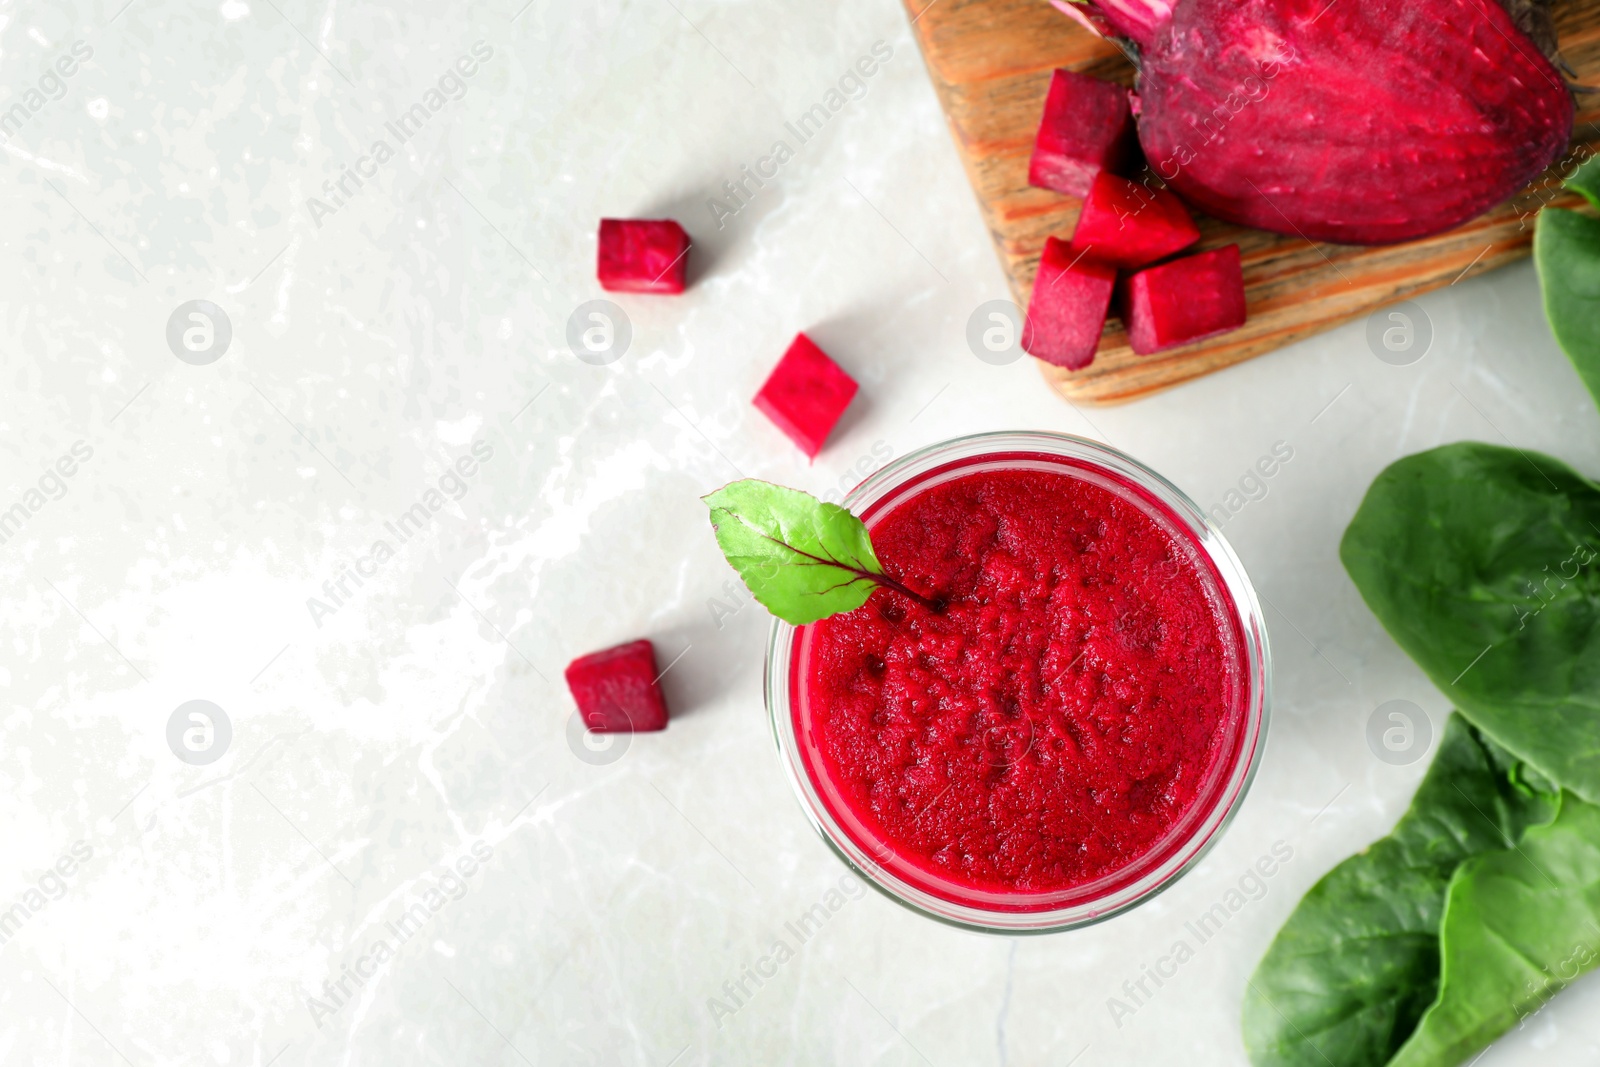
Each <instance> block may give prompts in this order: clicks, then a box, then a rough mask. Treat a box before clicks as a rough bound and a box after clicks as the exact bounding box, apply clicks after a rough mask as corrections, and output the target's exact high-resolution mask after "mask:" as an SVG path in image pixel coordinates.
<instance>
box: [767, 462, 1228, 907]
mask: <svg viewBox="0 0 1600 1067" xmlns="http://www.w3.org/2000/svg"><path fill="white" fill-rule="evenodd" d="M1151 506H1155V505H1151ZM870 525H871V528H872V542H873V545H874V547H875V548H876V550H877V553H878V557H879V559H880V561H881V562H882V563H883V565H884V568H885V569H886V570H887V572H888V573H889V574H890V575H892V576H894V577H896V578H898V579H900V580H901V581H902V582H904V583H905V584H906V585H907V586H909V587H910V588H912V589H914V590H917V591H919V592H923V593H928V592H932V593H933V594H935V597H936V599H938V600H942V601H944V602H945V605H946V606H945V607H944V609H943V610H942V611H930V610H929V609H928V608H926V607H924V606H922V605H919V604H917V603H915V602H914V601H912V600H910V599H908V598H906V597H904V596H902V595H900V594H898V593H893V592H890V591H888V590H885V589H880V590H878V591H877V592H875V593H874V594H873V597H872V599H871V600H870V601H869V602H868V603H867V604H866V605H865V606H864V607H862V608H860V609H858V610H856V611H853V612H850V613H849V614H846V615H836V616H834V617H832V618H830V619H825V620H823V621H822V622H819V623H815V624H813V626H812V627H810V630H811V633H810V634H809V635H808V636H809V641H803V642H802V648H803V650H804V651H803V652H802V654H801V659H800V661H799V662H798V664H797V667H796V672H795V675H794V682H795V690H796V692H795V696H796V697H798V698H799V699H797V700H796V701H795V709H796V710H795V714H796V716H797V720H796V726H797V727H798V728H799V733H800V736H801V739H802V750H803V751H805V759H806V762H807V764H808V768H809V771H810V774H811V776H812V778H813V780H814V781H818V784H819V788H820V791H821V792H822V793H823V795H824V796H825V797H830V798H831V799H830V800H829V805H830V807H832V808H834V809H835V812H836V815H838V814H842V813H840V812H838V808H839V807H840V806H843V807H844V808H846V809H848V812H849V813H851V814H852V815H853V816H854V819H856V820H859V822H860V823H861V824H862V825H863V826H864V827H865V828H866V831H867V833H868V834H869V835H872V836H875V837H877V838H878V839H879V842H880V843H881V844H882V845H887V846H888V847H889V848H890V849H892V850H893V854H894V855H896V856H899V857H901V858H902V859H903V860H907V861H909V862H910V863H911V864H913V865H914V866H915V867H917V868H920V869H922V870H923V871H925V872H926V873H928V874H931V875H933V876H934V878H936V879H938V880H940V881H944V882H953V883H955V884H956V885H959V886H962V887H967V888H970V889H975V890H980V891H986V892H1001V893H1012V892H1025V893H1036V892H1049V891H1052V890H1062V889H1068V888H1071V887H1074V886H1079V885H1082V884H1084V883H1087V882H1091V881H1095V880H1097V879H1099V878H1101V877H1103V876H1106V875H1109V874H1112V873H1114V872H1116V871H1118V870H1120V869H1122V868H1124V867H1126V866H1128V865H1129V864H1130V863H1132V862H1134V861H1135V860H1137V859H1138V858H1139V857H1141V856H1143V855H1145V854H1147V853H1149V852H1151V850H1152V849H1153V848H1155V847H1156V846H1157V845H1158V844H1161V841H1162V838H1163V836H1164V835H1165V834H1166V831H1167V830H1168V829H1169V828H1170V827H1171V826H1172V825H1173V823H1174V822H1176V821H1177V820H1179V819H1180V818H1182V817H1183V815H1184V814H1185V813H1186V812H1188V811H1189V810H1190V809H1191V808H1193V807H1195V806H1196V805H1197V803H1199V804H1209V803H1211V801H1212V799H1213V798H1212V797H1211V796H1210V795H1209V793H1208V792H1207V790H1208V788H1209V785H1210V783H1211V782H1212V781H1213V780H1214V779H1215V777H1216V775H1215V771H1216V770H1217V765H1218V764H1219V763H1220V762H1224V761H1228V760H1230V759H1233V758H1235V757H1234V755H1233V754H1232V752H1231V751H1230V743H1231V742H1230V741H1229V738H1230V737H1232V736H1234V735H1236V734H1237V731H1232V730H1229V729H1227V727H1228V726H1229V725H1230V724H1232V723H1233V722H1234V721H1236V719H1237V718H1238V716H1239V714H1240V712H1239V710H1238V709H1239V708H1240V705H1241V699H1240V687H1241V684H1242V682H1241V668H1240V666H1239V665H1240V664H1241V663H1242V661H1243V656H1242V637H1241V634H1240V631H1239V628H1238V625H1237V624H1236V623H1235V622H1234V621H1233V619H1234V616H1233V612H1232V610H1231V604H1230V603H1229V602H1228V600H1227V599H1226V598H1227V594H1226V592H1224V591H1223V590H1222V586H1221V583H1220V580H1219V579H1218V578H1217V577H1216V576H1215V572H1214V571H1212V570H1211V569H1210V564H1209V563H1208V562H1206V561H1204V557H1203V556H1202V555H1201V554H1200V551H1199V549H1198V547H1197V546H1195V545H1194V544H1192V543H1190V542H1189V541H1187V540H1186V538H1185V535H1183V534H1180V533H1177V532H1175V531H1176V527H1174V528H1173V530H1172V531H1169V530H1168V529H1166V528H1164V527H1163V526H1162V525H1158V524H1157V522H1156V521H1154V520H1153V519H1152V518H1151V517H1150V516H1149V515H1148V514H1146V513H1145V512H1144V511H1141V510H1140V508H1139V507H1137V506H1135V505H1134V504H1132V503H1129V502H1128V501H1127V500H1125V499H1123V498H1121V497H1120V496H1118V495H1117V494H1115V493H1113V492H1111V491H1109V490H1107V489H1105V488H1102V487H1100V486H1098V485H1095V484H1092V483H1090V482H1088V481H1085V480H1082V479H1081V478H1077V477H1074V476H1072V475H1070V474H1067V473H1054V472H1049V471H1037V470H992V471H984V472H978V473H973V474H968V475H964V476H961V477H958V478H956V479H954V480H952V481H948V482H945V483H944V484H942V485H937V486H935V487H934V488H931V489H928V490H925V491H923V492H921V493H919V494H917V495H916V496H914V497H912V498H911V499H909V500H907V501H905V502H902V503H900V504H898V505H896V506H894V508H893V509H892V510H891V511H889V512H888V513H887V514H885V515H882V516H879V517H877V518H874V519H872V520H870ZM808 718H809V723H808V722H807V719H808ZM820 780H826V782H827V783H829V784H828V785H827V786H826V787H823V786H822V782H821V781H820ZM868 844H873V842H868Z"/></svg>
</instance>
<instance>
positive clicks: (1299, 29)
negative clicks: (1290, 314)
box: [1058, 0, 1573, 244]
mask: <svg viewBox="0 0 1600 1067" xmlns="http://www.w3.org/2000/svg"><path fill="white" fill-rule="evenodd" d="M1058 6H1060V5H1058ZM1084 11H1085V13H1086V15H1087V20H1088V21H1090V22H1091V23H1093V24H1094V25H1095V26H1097V27H1100V28H1103V29H1105V30H1106V32H1108V33H1110V34H1113V35H1117V36H1122V37H1126V38H1128V39H1129V40H1131V41H1132V42H1133V43H1134V44H1135V45H1136V46H1137V47H1138V50H1139V54H1140V75H1139V87H1138V93H1139V102H1140V107H1139V108H1138V114H1139V119H1138V123H1139V142H1140V144H1141V145H1142V146H1143V147H1144V152H1145V156H1146V158H1147V159H1148V160H1149V162H1150V166H1151V168H1152V169H1153V170H1154V171H1155V172H1156V173H1157V174H1158V175H1160V176H1161V178H1162V179H1163V180H1164V181H1166V182H1167V183H1168V184H1169V185H1170V186H1171V187H1172V188H1173V189H1174V190H1175V191H1176V192H1177V193H1178V194H1179V195H1181V196H1182V197H1183V198H1184V199H1185V200H1187V201H1188V202H1189V203H1190V204H1192V205H1194V206H1195V207H1197V208H1199V209H1200V210H1201V211H1204V212H1206V213H1207V214H1209V215H1212V216H1215V217H1217V218H1220V219H1226V220H1228V221H1230V222H1236V223H1241V224H1243V225H1246V226H1254V227H1256V228H1258V229H1263V230H1271V231H1273V232H1275V233H1284V234H1293V235H1298V236H1301V237H1305V238H1308V239H1310V240H1315V241H1335V242H1339V243H1343V244H1388V243H1391V242H1396V241H1404V240H1410V239H1412V238H1417V237H1424V236H1427V235H1429V234H1434V233H1439V232H1441V231H1443V230H1448V229H1450V228H1451V227H1453V226H1456V225H1459V224H1460V223H1462V222H1465V221H1466V220H1468V219H1470V218H1472V217H1474V216H1475V215H1478V214H1481V213H1482V212H1484V211H1486V210H1488V209H1489V208H1491V207H1493V206H1495V205H1496V204H1499V203H1501V202H1502V201H1504V200H1507V199H1509V198H1510V197H1512V196H1513V195H1515V194H1516V193H1517V192H1518V191H1519V190H1520V189H1522V187H1523V186H1525V185H1526V184H1527V183H1528V182H1529V181H1531V180H1532V179H1533V178H1535V177H1537V176H1538V175H1539V174H1540V173H1541V172H1542V171H1544V169H1545V168H1546V167H1547V166H1549V165H1550V164H1551V163H1553V162H1555V161H1556V160H1557V159H1558V158H1559V157H1560V156H1561V154H1562V152H1563V151H1564V150H1565V149H1566V146H1567V142H1568V139H1569V137H1570V136H1571V133H1572V122H1573V103H1572V96H1571V94H1570V92H1569V91H1568V89H1567V87H1566V85H1565V84H1564V83H1563V81H1562V80H1561V76H1560V75H1559V74H1558V73H1557V72H1556V69H1555V67H1554V66H1552V65H1551V63H1550V61H1549V60H1547V59H1546V58H1545V56H1544V55H1543V54H1542V53H1541V52H1540V50H1539V48H1538V46H1537V45H1535V43H1534V42H1533V40H1532V39H1531V38H1529V37H1528V36H1527V35H1526V34H1524V33H1523V32H1522V31H1521V30H1519V29H1518V28H1517V26H1516V24H1515V23H1514V22H1513V21H1512V19H1511V17H1510V16H1509V15H1507V14H1506V12H1505V10H1504V9H1503V8H1502V7H1501V6H1500V5H1499V4H1498V3H1496V2H1495V0H1333V2H1332V3H1330V2H1329V0H1092V2H1090V3H1088V4H1087V5H1086V6H1085V8H1084Z"/></svg>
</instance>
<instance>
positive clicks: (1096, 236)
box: [1069, 171, 1200, 270]
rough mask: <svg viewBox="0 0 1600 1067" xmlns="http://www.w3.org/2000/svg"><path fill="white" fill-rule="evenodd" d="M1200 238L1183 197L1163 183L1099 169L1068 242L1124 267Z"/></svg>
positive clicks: (1139, 264)
mask: <svg viewBox="0 0 1600 1067" xmlns="http://www.w3.org/2000/svg"><path fill="white" fill-rule="evenodd" d="M1198 240H1200V228H1199V227H1198V226H1196V225H1195V224H1194V219H1193V218H1191V217H1190V215H1189V209H1188V208H1186V207H1184V206H1183V201H1181V200H1179V199H1178V198H1177V197H1175V196H1173V195H1172V194H1171V193H1169V192H1167V191H1166V190H1165V189H1151V188H1149V187H1147V186H1144V185H1138V184H1135V183H1134V182H1130V181H1128V179H1126V178H1119V177H1117V176H1116V175H1115V174H1111V173H1108V172H1107V171H1101V172H1100V173H1099V174H1097V175H1095V178H1094V184H1093V185H1091V186H1089V195H1088V196H1086V197H1084V200H1083V210H1082V211H1081V212H1079V214H1078V225H1077V228H1076V229H1074V230H1073V231H1072V240H1071V241H1070V242H1069V243H1070V244H1071V246H1072V250H1073V252H1074V253H1076V252H1087V253H1089V255H1091V256H1093V257H1094V258H1095V259H1098V260H1099V261H1100V262H1102V263H1109V264H1111V265H1112V266H1115V267H1121V268H1123V269H1124V270H1132V269H1134V268H1136V267H1142V266H1144V265H1145V264H1147V263H1154V262H1155V261H1156V260H1158V259H1162V258H1164V257H1166V256H1170V255H1172V253H1174V252H1180V251H1182V250H1183V249H1185V248H1188V247H1189V246H1190V245H1192V244H1194V243H1195V242H1196V241H1198Z"/></svg>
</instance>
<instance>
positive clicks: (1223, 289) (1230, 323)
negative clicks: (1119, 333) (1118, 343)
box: [1122, 245, 1245, 356]
mask: <svg viewBox="0 0 1600 1067" xmlns="http://www.w3.org/2000/svg"><path fill="white" fill-rule="evenodd" d="M1122 317H1123V321H1125V322H1126V323H1127V324H1128V344H1129V345H1130V346H1131V347H1132V348H1133V350H1134V351H1135V352H1137V353H1139V354H1140V355H1141V356H1147V355H1149V354H1150V353H1152V352H1159V351H1161V350H1162V349H1164V348H1173V347H1175V346H1177V345H1183V344H1188V343H1189V342H1190V341H1198V340H1200V339H1201V338H1202V337H1211V336H1212V335H1214V334H1219V333H1227V332H1228V331H1229V330H1237V329H1238V328H1239V327H1240V326H1243V325H1244V320H1245V308H1244V275H1243V274H1242V273H1241V271H1240V269H1239V246H1238V245H1224V246H1223V247H1222V248H1216V249H1213V250H1211V251H1210V252H1198V253H1196V254H1195V255H1192V256H1184V257H1183V258H1182V259H1175V260H1173V261H1172V262H1171V263H1163V264H1161V265H1160V266H1159V267H1149V268H1146V269H1145V270H1142V271H1140V272H1139V273H1137V274H1134V275H1132V276H1130V277H1129V278H1128V281H1127V287H1126V289H1125V291H1124V293H1123V310H1122Z"/></svg>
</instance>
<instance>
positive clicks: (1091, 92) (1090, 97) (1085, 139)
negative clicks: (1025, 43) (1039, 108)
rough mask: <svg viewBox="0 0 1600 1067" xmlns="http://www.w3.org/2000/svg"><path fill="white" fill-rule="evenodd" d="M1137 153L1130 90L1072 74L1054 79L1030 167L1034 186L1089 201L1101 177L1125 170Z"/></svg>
mask: <svg viewBox="0 0 1600 1067" xmlns="http://www.w3.org/2000/svg"><path fill="white" fill-rule="evenodd" d="M1134 152H1135V148H1134V132H1133V112H1132V111H1131V110H1129V108H1128V90H1126V89H1124V88H1123V87H1122V86H1120V85H1116V84H1113V83H1112V82H1107V81H1101V80H1100V79H1099V78H1091V77H1089V76H1088V75H1087V74H1077V73H1074V72H1073V71H1070V70H1058V71H1056V72H1055V74H1053V75H1052V76H1051V78H1050V92H1049V93H1048V94H1047V95H1046V96H1045V100H1044V116H1043V117H1042V118H1041V119H1040V120H1039V134H1038V136H1037V137H1036V138H1035V139H1034V142H1033V158H1032V159H1031V160H1030V161H1029V162H1028V184H1029V185H1037V186H1039V187H1040V188H1041V189H1054V190H1055V191H1056V192H1058V193H1066V194H1067V195H1068V196H1083V195H1084V194H1085V193H1087V192H1088V191H1089V185H1090V183H1091V182H1093V181H1094V176H1095V175H1096V174H1098V173H1100V172H1101V171H1102V170H1112V171H1115V170H1120V169H1122V168H1124V167H1125V166H1126V165H1127V164H1128V162H1129V161H1130V160H1131V159H1132V158H1133V154H1134Z"/></svg>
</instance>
